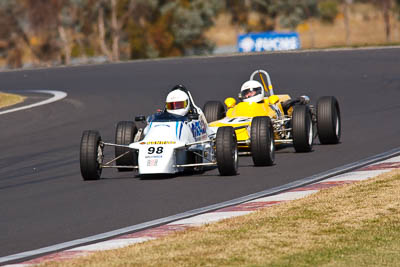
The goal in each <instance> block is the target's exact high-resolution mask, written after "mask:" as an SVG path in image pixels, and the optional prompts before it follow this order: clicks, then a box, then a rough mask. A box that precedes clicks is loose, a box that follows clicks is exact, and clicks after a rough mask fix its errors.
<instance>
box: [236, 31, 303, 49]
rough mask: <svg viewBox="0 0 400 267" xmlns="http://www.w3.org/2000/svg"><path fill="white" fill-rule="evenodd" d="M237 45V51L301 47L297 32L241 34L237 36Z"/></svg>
mask: <svg viewBox="0 0 400 267" xmlns="http://www.w3.org/2000/svg"><path fill="white" fill-rule="evenodd" d="M237 46H238V51H239V52H262V51H283V50H296V49H300V48H301V45H300V38H299V34H298V33H297V32H289V33H278V32H261V33H249V34H242V35H239V36H238V43H237Z"/></svg>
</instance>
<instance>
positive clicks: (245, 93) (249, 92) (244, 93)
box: [242, 87, 262, 99]
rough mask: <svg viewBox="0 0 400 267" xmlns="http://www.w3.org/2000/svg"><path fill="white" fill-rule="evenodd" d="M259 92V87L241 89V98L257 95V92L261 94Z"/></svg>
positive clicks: (260, 90)
mask: <svg viewBox="0 0 400 267" xmlns="http://www.w3.org/2000/svg"><path fill="white" fill-rule="evenodd" d="M261 92H262V88H261V87H256V88H249V89H246V90H243V91H242V98H243V99H247V98H250V97H253V96H256V95H259V94H261Z"/></svg>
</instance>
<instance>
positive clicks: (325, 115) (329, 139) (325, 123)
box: [317, 96, 341, 144]
mask: <svg viewBox="0 0 400 267" xmlns="http://www.w3.org/2000/svg"><path fill="white" fill-rule="evenodd" d="M317 128H318V137H319V141H320V142H321V144H337V143H339V141H340V136H341V120H340V108H339V103H338V101H337V99H336V98H335V97H333V96H324V97H321V98H320V99H318V102H317Z"/></svg>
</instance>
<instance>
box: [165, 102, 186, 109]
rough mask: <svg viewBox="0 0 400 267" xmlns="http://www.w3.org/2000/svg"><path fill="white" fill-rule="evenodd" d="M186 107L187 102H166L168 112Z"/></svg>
mask: <svg viewBox="0 0 400 267" xmlns="http://www.w3.org/2000/svg"><path fill="white" fill-rule="evenodd" d="M187 105H188V101H187V100H185V101H176V102H167V105H166V107H167V109H168V110H175V109H182V108H186V107H187Z"/></svg>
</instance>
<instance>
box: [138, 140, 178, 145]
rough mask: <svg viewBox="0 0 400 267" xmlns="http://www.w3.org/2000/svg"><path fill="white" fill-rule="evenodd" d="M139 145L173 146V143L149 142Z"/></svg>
mask: <svg viewBox="0 0 400 267" xmlns="http://www.w3.org/2000/svg"><path fill="white" fill-rule="evenodd" d="M140 144H141V145H174V144H176V142H175V141H151V142H141V143H140Z"/></svg>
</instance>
